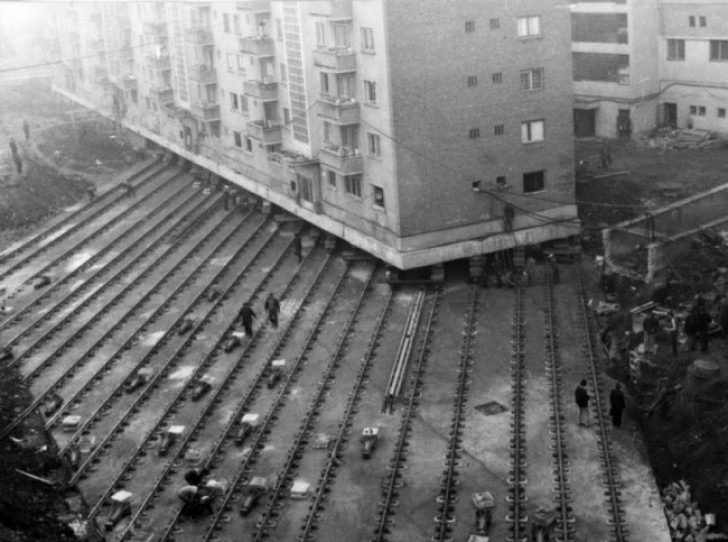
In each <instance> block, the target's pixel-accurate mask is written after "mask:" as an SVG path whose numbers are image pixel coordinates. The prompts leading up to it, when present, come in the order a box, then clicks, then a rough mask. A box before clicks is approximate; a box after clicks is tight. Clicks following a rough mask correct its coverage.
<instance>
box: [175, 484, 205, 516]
mask: <svg viewBox="0 0 728 542" xmlns="http://www.w3.org/2000/svg"><path fill="white" fill-rule="evenodd" d="M177 496H178V497H179V498H180V500H181V501H182V502H183V503H184V504H183V506H182V514H183V515H185V516H198V515H200V514H201V513H203V512H207V513H208V514H212V513H213V510H212V495H209V494H208V493H207V491H205V489H204V488H200V487H197V486H192V485H188V486H183V487H182V488H180V490H179V491H178V492H177Z"/></svg>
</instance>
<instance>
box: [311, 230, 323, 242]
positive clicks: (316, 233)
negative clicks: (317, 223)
mask: <svg viewBox="0 0 728 542" xmlns="http://www.w3.org/2000/svg"><path fill="white" fill-rule="evenodd" d="M321 235H322V232H321V230H320V229H318V228H314V227H309V229H308V236H309V237H310V238H311V241H312V242H313V244H314V245H315V244H316V243H318V240H319V239H321Z"/></svg>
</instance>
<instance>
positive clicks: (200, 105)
mask: <svg viewBox="0 0 728 542" xmlns="http://www.w3.org/2000/svg"><path fill="white" fill-rule="evenodd" d="M190 113H192V115H194V116H195V117H197V118H198V119H200V120H205V121H212V120H220V104H214V103H210V102H192V103H191V104H190Z"/></svg>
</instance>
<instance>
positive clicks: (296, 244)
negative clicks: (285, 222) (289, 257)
mask: <svg viewBox="0 0 728 542" xmlns="http://www.w3.org/2000/svg"><path fill="white" fill-rule="evenodd" d="M293 253H294V254H295V255H296V258H298V263H301V260H302V259H303V244H302V242H301V233H300V232H296V235H295V236H294V237H293Z"/></svg>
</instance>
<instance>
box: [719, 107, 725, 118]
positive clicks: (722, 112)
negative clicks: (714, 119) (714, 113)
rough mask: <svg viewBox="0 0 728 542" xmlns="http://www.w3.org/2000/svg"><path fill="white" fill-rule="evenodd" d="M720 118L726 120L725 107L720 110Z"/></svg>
mask: <svg viewBox="0 0 728 542" xmlns="http://www.w3.org/2000/svg"><path fill="white" fill-rule="evenodd" d="M718 118H719V119H724V118H725V108H723V107H719V108H718Z"/></svg>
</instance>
